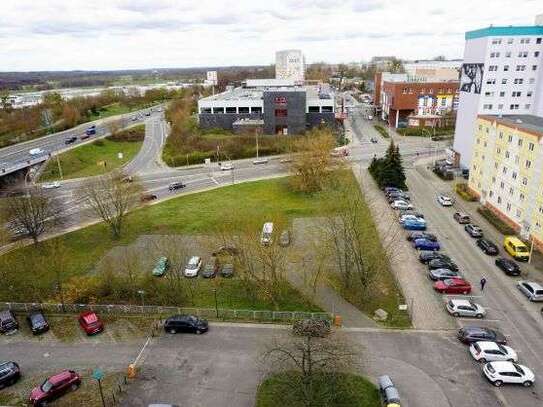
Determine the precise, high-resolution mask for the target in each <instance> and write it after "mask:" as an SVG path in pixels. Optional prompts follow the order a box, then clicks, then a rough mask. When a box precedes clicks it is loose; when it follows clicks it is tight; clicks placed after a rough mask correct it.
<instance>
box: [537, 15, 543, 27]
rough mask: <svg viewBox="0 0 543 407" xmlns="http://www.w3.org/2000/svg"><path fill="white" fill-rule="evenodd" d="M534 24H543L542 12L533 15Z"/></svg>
mask: <svg viewBox="0 0 543 407" xmlns="http://www.w3.org/2000/svg"><path fill="white" fill-rule="evenodd" d="M535 25H543V14H538V15H537V16H535Z"/></svg>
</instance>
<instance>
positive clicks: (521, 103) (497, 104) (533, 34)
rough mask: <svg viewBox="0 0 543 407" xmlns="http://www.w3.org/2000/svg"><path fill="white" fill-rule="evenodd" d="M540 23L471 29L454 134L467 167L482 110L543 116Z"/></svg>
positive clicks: (462, 160)
mask: <svg viewBox="0 0 543 407" xmlns="http://www.w3.org/2000/svg"><path fill="white" fill-rule="evenodd" d="M541 20H543V19H541ZM541 24H542V23H541V21H540V20H536V25H534V26H522V27H513V26H509V27H492V26H491V27H488V28H483V29H480V30H475V31H469V32H467V33H466V35H465V38H466V45H465V49H464V61H463V64H462V67H461V76H460V101H459V102H460V103H459V109H458V114H457V119H456V130H455V139H454V150H455V152H456V154H457V156H458V159H459V161H460V165H461V166H462V167H466V168H467V167H469V163H470V160H471V157H472V151H473V148H474V144H473V143H474V137H473V135H474V132H475V125H476V121H477V116H478V115H481V114H484V115H498V114H502V115H511V114H523V115H535V116H543V73H542V65H543V25H541Z"/></svg>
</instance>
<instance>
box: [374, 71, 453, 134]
mask: <svg viewBox="0 0 543 407" xmlns="http://www.w3.org/2000/svg"><path fill="white" fill-rule="evenodd" d="M457 94H458V81H445V82H420V81H419V82H404V81H402V82H396V81H384V82H383V84H382V89H381V91H380V98H381V100H380V106H381V118H382V119H383V120H386V121H387V122H388V125H389V126H391V127H395V128H398V127H443V126H447V125H450V124H452V123H448V120H450V115H448V114H449V113H451V112H453V111H454V110H456V108H457ZM446 121H447V122H446Z"/></svg>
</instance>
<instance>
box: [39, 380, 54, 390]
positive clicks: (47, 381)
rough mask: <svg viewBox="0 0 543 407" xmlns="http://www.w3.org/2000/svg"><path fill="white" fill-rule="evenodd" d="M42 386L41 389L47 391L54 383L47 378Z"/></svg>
mask: <svg viewBox="0 0 543 407" xmlns="http://www.w3.org/2000/svg"><path fill="white" fill-rule="evenodd" d="M40 388H41V391H43V392H44V393H47V392H48V391H49V390H51V389H52V388H53V383H51V382H50V381H49V380H46V381H44V382H43V384H42V385H41V387H40Z"/></svg>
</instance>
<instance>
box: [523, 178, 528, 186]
mask: <svg viewBox="0 0 543 407" xmlns="http://www.w3.org/2000/svg"><path fill="white" fill-rule="evenodd" d="M522 185H528V178H526V177H524V178H522Z"/></svg>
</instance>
